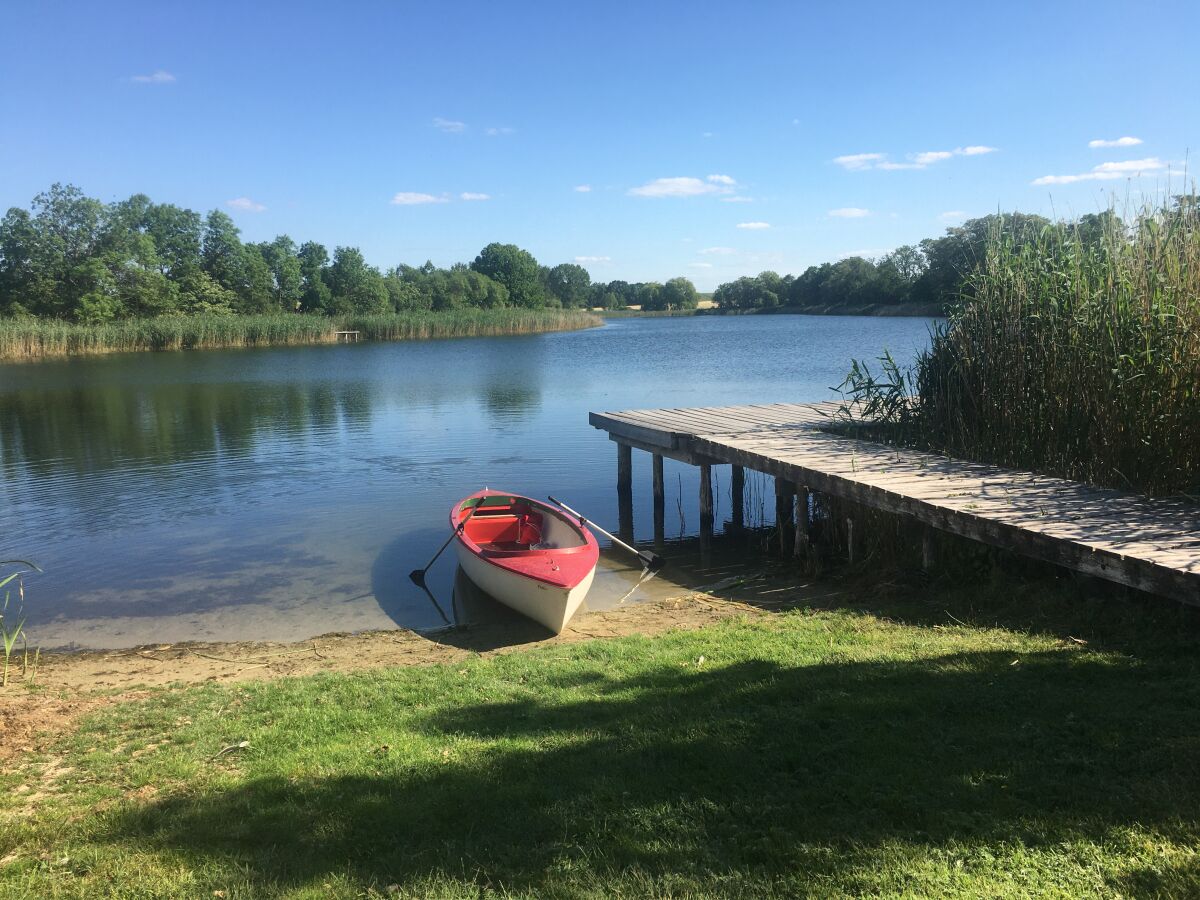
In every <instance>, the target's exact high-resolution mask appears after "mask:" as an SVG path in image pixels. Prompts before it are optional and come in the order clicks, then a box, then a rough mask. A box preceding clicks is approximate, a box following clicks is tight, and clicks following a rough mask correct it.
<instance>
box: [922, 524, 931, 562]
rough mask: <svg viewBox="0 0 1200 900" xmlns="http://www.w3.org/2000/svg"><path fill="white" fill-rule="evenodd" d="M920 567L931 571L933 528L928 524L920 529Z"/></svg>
mask: <svg viewBox="0 0 1200 900" xmlns="http://www.w3.org/2000/svg"><path fill="white" fill-rule="evenodd" d="M921 569H922V571H925V572H932V571H933V529H932V528H930V527H929V526H928V525H926V526H925V527H924V528H923V529H921Z"/></svg>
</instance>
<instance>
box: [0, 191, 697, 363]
mask: <svg viewBox="0 0 1200 900" xmlns="http://www.w3.org/2000/svg"><path fill="white" fill-rule="evenodd" d="M696 304H697V293H696V287H695V285H693V284H692V282H691V281H689V280H688V279H686V278H682V277H680V278H672V279H670V280H669V281H667V282H666V283H664V284H658V283H657V282H649V283H639V284H629V283H627V282H624V281H612V282H608V283H607V284H604V283H597V284H593V283H592V279H591V275H590V274H589V273H588V271H587V269H585V268H583V266H581V265H578V264H577V263H562V264H560V265H556V266H544V265H542V264H541V263H539V262H538V261H537V260H536V259H535V258H534V257H533V255H532V254H531V253H529V252H528V251H527V250H523V249H521V248H520V247H518V246H516V245H514V244H501V243H491V244H488V245H487V246H486V247H484V248H483V249H482V250H481V251H480V252H479V255H478V256H476V257H475V259H474V260H472V261H471V262H470V263H469V264H468V263H465V262H459V263H455V264H453V265H451V266H450V267H449V268H439V267H438V266H435V265H434V264H433V263H432V262H426V263H425V264H424V265H421V266H410V265H404V264H401V265H397V266H394V267H392V268H390V269H388V270H386V271H382V270H380V269H379V268H377V267H375V266H372V265H370V264H368V263H367V261H366V259H365V258H364V256H363V253H362V251H361V250H359V249H358V248H356V247H345V246H342V247H335V248H334V250H333V252H332V254H331V253H330V252H329V250H328V249H327V248H326V247H325V246H324V245H322V244H319V243H317V242H315V241H307V242H305V243H303V244H299V245H298V244H297V243H296V242H295V241H294V240H292V238H291V237H289V236H288V235H286V234H283V235H278V236H277V237H276V238H275V239H274V240H272V241H262V242H258V243H245V242H243V241H242V238H241V232H240V231H239V230H238V228H237V226H236V225H235V224H234V222H233V220H232V219H231V218H230V217H229V216H228V215H227V214H226V213H224V212H221V211H220V210H213V211H211V212H209V213H208V215H207V216H203V217H202V216H201V215H200V214H199V213H198V212H196V211H194V210H190V209H184V208H181V207H177V206H174V205H172V204H169V203H154V202H152V201H151V200H150V198H149V197H147V196H146V195H145V194H135V195H134V196H132V197H130V198H129V199H128V200H123V201H119V202H114V203H107V204H106V203H102V202H101V201H99V200H97V199H95V198H92V197H88V196H86V195H85V194H84V193H83V192H82V191H81V190H80V189H79V188H77V187H74V186H71V185H61V184H55V185H53V186H52V187H51V188H50V189H49V190H48V191H46V192H44V193H41V194H38V195H37V196H36V197H34V198H33V201H32V203H31V204H30V208H29V209H24V208H20V207H13V208H11V209H9V210H8V212H7V213H6V214H5V215H4V217H3V219H0V323H2V322H8V321H13V320H26V319H37V320H43V321H48V322H53V323H59V322H70V323H75V324H78V325H89V326H96V327H107V326H110V325H113V324H114V323H124V322H145V321H147V320H151V321H154V322H161V321H163V320H164V319H170V318H176V317H188V316H209V315H211V316H218V317H219V316H225V317H230V318H236V317H244V316H251V317H253V316H270V315H275V316H285V315H295V314H299V313H305V314H309V315H313V316H325V317H327V318H329V319H331V320H334V319H336V320H344V319H346V318H347V317H362V316H367V317H375V316H388V315H399V316H412V317H416V319H418V320H419V319H420V317H421V316H423V315H427V314H430V313H459V312H462V311H471V310H474V311H481V312H482V311H503V310H516V311H524V312H532V311H537V310H551V311H552V310H580V311H586V310H588V309H590V308H591V307H596V306H599V307H604V308H610V307H625V306H630V305H638V306H641V307H642V308H644V309H682V308H693V307H695V306H696ZM506 315H510V313H504V312H500V314H499V318H498V319H497V321H500V322H508V321H510V320H507V319H505V318H504V316H506ZM478 321H482V318H480V319H478ZM21 327H25V326H21ZM51 327H52V328H57V327H58V326H57V325H56V324H55V325H52V326H51ZM146 327H147V326H145V325H135V326H134V331H139V330H145V328H146ZM155 327H157V326H155ZM223 327H224V329H225V331H226V332H227V333H228V334H229V335H231V337H230V338H229V339H232V340H238V341H242V340H250V339H251V338H240V337H237V336H236V332H237V329H236V328H235V327H234V326H223ZM282 327H283V326H272V328H271V329H268V330H269V331H272V332H273V333H278V332H279V331H280V328H282ZM314 327H315V326H312V325H311V324H310V325H305V326H289V328H288V331H287V333H288V334H299V333H300V332H303V331H305V330H306V329H307V330H310V331H311V330H312V329H313V328H314ZM397 327H399V326H397ZM397 327H392V326H388V327H385V328H384V329H383V330H384V331H385V332H388V333H392V332H395V331H396V330H397ZM421 327H424V326H420V327H418V328H417V329H416V330H415V331H414V332H413V334H414V335H415V334H418V333H420V328H421ZM505 327H507V326H505ZM514 327H516V326H514ZM399 330H400V331H401V332H403V333H404V334H406V335H408V334H409V331H408V329H407V328H406V327H399ZM244 331H245V332H246V333H247V334H251V333H256V331H257V329H256V326H247V327H246V328H245V329H244ZM466 333H480V334H490V333H509V332H507V331H501V332H494V331H490V330H488V329H487V328H483V330H479V331H476V330H475V326H471V327H470V328H469V329H468V331H467V332H466ZM289 339H290V338H289ZM83 343H85V344H86V343H87V342H86V341H84V342H83ZM195 345H196V346H201V345H203V344H202V343H196V344H195Z"/></svg>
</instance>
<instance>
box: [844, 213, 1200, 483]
mask: <svg viewBox="0 0 1200 900" xmlns="http://www.w3.org/2000/svg"><path fill="white" fill-rule="evenodd" d="M1089 218H1090V219H1091V220H1092V221H1091V229H1090V231H1087V232H1085V230H1084V227H1083V224H1082V223H1076V224H1067V223H1056V224H1053V225H1050V226H1048V227H1046V228H1044V229H1043V230H1042V231H1041V233H1040V234H1039V235H1037V237H1036V238H1035V239H1033V240H1026V241H1024V242H1021V241H1017V240H1014V239H1013V238H1012V235H1011V233H1006V232H1005V229H1003V227H1002V226H1001V224H1000V223H997V226H996V227H995V228H994V230H993V232H992V234H991V235H990V236H989V238H988V240H987V242H986V245H985V250H984V253H983V256H982V259H981V260H980V262H979V266H978V268H977V269H976V270H975V271H974V273H973V274H971V275H970V276H969V278H968V281H967V287H968V288H969V290H967V291H965V292H964V300H963V301H962V304H961V305H960V307H959V308H958V309H956V310H955V311H953V312H952V314H951V317H950V320H949V322H948V324H947V325H946V326H944V327H942V328H939V329H936V330H935V332H934V334H933V337H932V343H931V346H930V348H929V350H928V351H926V352H925V353H923V354H922V355H921V356H920V357H919V358H918V360H917V363H916V366H915V370H914V371H913V373H912V379H911V385H912V387H913V395H912V396H911V398H910V399H911V401H912V403H911V406H908V405H907V404H905V403H900V402H897V401H898V400H899V399H903V395H906V394H908V384H906V383H905V382H907V381H908V380H909V379H908V378H904V377H901V376H902V375H903V373H899V372H898V371H896V370H895V369H894V368H893V369H891V370H889V369H888V367H887V365H886V364H885V367H884V368H885V374H884V377H883V378H881V379H875V378H873V377H872V376H871V375H870V374H869V373H866V372H865V370H863V369H861V368H859V367H858V366H857V364H856V371H855V372H852V373H851V377H850V378H849V379H848V381H847V385H846V387H847V393H849V394H850V395H851V396H852V397H853V398H854V399H855V400H858V401H860V402H861V403H866V404H868V405H871V404H873V405H874V407H875V408H876V410H877V411H882V412H883V415H882V417H881V418H883V419H884V420H885V421H887V422H890V423H891V424H893V425H895V426H899V428H900V431H899V433H898V439H899V440H901V441H903V442H906V443H915V444H920V445H925V446H932V447H936V448H938V449H940V450H943V451H945V452H947V453H949V454H951V455H954V456H960V457H965V458H969V459H976V460H981V461H985V462H990V463H995V464H999V465H1005V466H1011V467H1019V468H1025V469H1032V470H1035V471H1038V472H1043V473H1046V474H1052V475H1058V476H1061V477H1065V478H1072V479H1077V480H1081V481H1088V482H1092V483H1095V484H1101V485H1107V486H1113V487H1119V488H1126V489H1136V490H1139V491H1143V492H1146V493H1151V494H1171V493H1179V492H1195V491H1196V488H1197V485H1200V209H1198V207H1197V205H1196V202H1195V198H1194V197H1182V198H1176V199H1175V200H1174V201H1171V202H1169V203H1162V204H1158V205H1156V206H1153V207H1146V208H1143V209H1141V210H1139V211H1138V214H1137V215H1136V216H1133V217H1130V218H1129V219H1122V218H1121V217H1119V216H1117V215H1114V214H1111V213H1110V214H1108V215H1104V216H1097V217H1089ZM1097 223H1099V224H1097Z"/></svg>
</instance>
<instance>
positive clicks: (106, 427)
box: [0, 383, 371, 475]
mask: <svg viewBox="0 0 1200 900" xmlns="http://www.w3.org/2000/svg"><path fill="white" fill-rule="evenodd" d="M370 411H371V404H370V400H369V397H368V396H367V391H366V390H365V389H364V388H363V386H362V385H359V384H329V383H322V384H316V385H297V384H273V383H268V384H245V383H231V384H160V385H144V386H139V387H130V386H128V385H98V386H93V387H87V386H82V387H76V388H71V389H66V390H63V389H54V390H49V389H36V388H35V389H24V390H21V391H15V392H10V393H0V452H2V453H3V455H4V458H5V459H6V460H7V461H8V462H10V463H11V462H17V461H20V462H21V463H23V464H24V465H25V466H26V467H27V468H28V469H29V470H30V471H31V472H33V473H35V474H38V475H50V474H56V473H63V472H74V473H78V474H89V473H96V472H104V471H108V470H110V469H113V468H116V467H117V466H119V465H127V464H128V463H129V462H130V461H140V462H150V463H155V464H165V463H175V462H180V461H184V460H188V459H192V458H195V457H199V456H204V455H211V454H213V453H215V452H218V451H220V452H222V453H234V454H244V453H248V452H250V451H251V450H252V449H253V448H254V447H255V445H256V444H258V443H260V442H261V441H263V440H265V439H271V438H278V437H282V436H293V435H299V434H304V433H308V432H312V431H318V430H326V429H331V428H334V427H336V426H337V425H338V424H339V423H341V422H346V421H352V422H354V423H356V424H362V423H363V422H365V421H367V420H369V417H370Z"/></svg>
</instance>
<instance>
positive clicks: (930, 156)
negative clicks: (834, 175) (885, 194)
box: [833, 144, 996, 172]
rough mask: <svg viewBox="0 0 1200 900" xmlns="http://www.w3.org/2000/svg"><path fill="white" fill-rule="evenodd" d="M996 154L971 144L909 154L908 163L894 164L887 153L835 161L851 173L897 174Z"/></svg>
mask: <svg viewBox="0 0 1200 900" xmlns="http://www.w3.org/2000/svg"><path fill="white" fill-rule="evenodd" d="M995 152H996V148H995V147H986V146H984V145H983V144H971V145H970V146H967V147H955V148H954V149H953V150H923V151H922V152H920V153H909V154H908V155H907V159H908V162H892V161H891V160H890V159H888V158H887V154H886V153H853V154H850V155H849V156H835V157H834V159H833V161H834V162H835V163H837V164H838V165H839V166H841V167H842V168H843V169H846V170H847V171H850V172H858V171H862V170H864V169H881V170H883V171H885V172H895V171H899V170H901V169H924V168H926V167H928V166H931V165H933V164H934V163H939V162H944V161H945V160H947V159H950V158H951V157H955V156H982V155H983V154H985V153H995Z"/></svg>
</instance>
